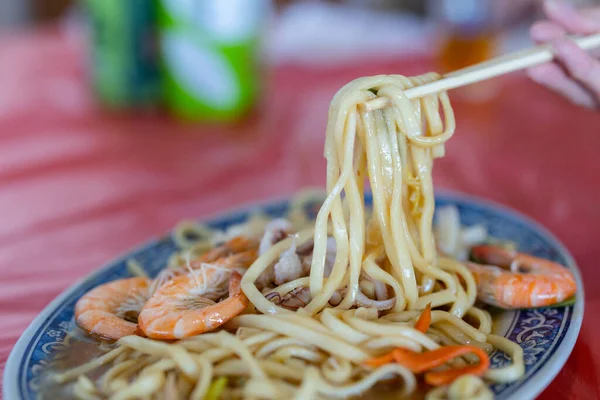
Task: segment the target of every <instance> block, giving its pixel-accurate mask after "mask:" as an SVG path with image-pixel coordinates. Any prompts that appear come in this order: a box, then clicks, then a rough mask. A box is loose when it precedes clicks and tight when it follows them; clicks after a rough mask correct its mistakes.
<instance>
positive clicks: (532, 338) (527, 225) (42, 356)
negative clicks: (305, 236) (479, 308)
mask: <svg viewBox="0 0 600 400" xmlns="http://www.w3.org/2000/svg"><path fill="white" fill-rule="evenodd" d="M436 201H437V205H438V206H443V205H455V206H457V207H458V209H459V211H460V217H461V222H462V224H463V225H473V224H484V225H485V226H486V227H487V228H488V230H489V232H490V234H491V235H492V236H494V237H497V238H504V239H509V240H512V241H514V242H517V243H518V245H519V249H520V250H521V251H523V252H526V253H531V254H534V255H536V256H539V257H543V258H548V259H550V260H553V261H556V262H558V263H561V264H563V265H567V266H568V267H569V268H570V269H571V270H572V271H573V274H574V275H575V279H576V281H577V287H578V292H577V301H576V303H575V305H574V306H568V307H563V308H543V309H536V310H527V311H517V312H503V313H502V314H500V315H499V316H498V317H497V318H496V320H495V323H494V333H496V334H498V335H502V336H504V337H507V338H509V339H510V340H512V341H515V342H517V343H518V344H519V345H520V346H521V347H522V348H523V351H524V356H525V369H526V373H525V377H524V378H522V379H520V380H518V381H516V382H513V383H510V384H498V385H494V386H492V390H493V391H494V393H495V394H496V397H497V398H498V399H519V400H522V399H533V398H534V397H535V396H536V395H537V394H539V393H540V392H541V391H542V390H543V389H544V388H545V387H546V386H547V385H548V384H549V383H550V382H551V381H552V379H553V378H554V377H555V376H556V374H557V373H558V371H560V369H561V368H562V366H563V365H564V363H565V362H566V361H567V358H568V357H569V354H570V353H571V350H572V349H573V346H574V345H575V341H576V339H577V335H578V333H579V328H580V326H581V321H582V319H583V283H582V281H581V275H580V273H579V270H578V269H577V266H576V265H575V262H574V260H573V257H571V255H570V254H569V252H568V251H567V250H566V249H565V248H564V246H563V245H562V244H561V243H560V242H559V241H558V240H557V239H556V238H555V237H554V236H553V235H552V234H551V233H550V232H548V231H547V230H546V229H544V228H543V227H542V226H540V225H539V224H538V223H536V222H534V221H532V220H531V219H529V218H527V217H525V216H523V215H521V214H518V213H516V212H514V211H511V210H509V209H507V208H505V207H502V206H499V205H496V204H492V203H489V202H486V201H482V200H479V199H474V198H471V197H465V196H464V195H459V194H449V193H445V194H441V195H438V196H436ZM288 205H289V200H277V201H273V202H268V203H265V204H261V205H258V206H256V205H255V206H252V207H245V208H243V209H241V210H238V211H234V212H230V213H227V214H223V215H220V216H217V217H215V218H212V219H210V220H208V221H206V222H207V224H208V225H209V226H212V227H214V228H218V229H223V228H226V227H227V226H229V225H232V224H237V223H240V222H243V221H244V220H245V219H246V218H247V217H248V216H249V214H251V213H252V212H254V211H256V210H257V209H258V210H262V211H263V212H266V213H267V214H270V215H272V216H282V215H284V214H285V213H286V210H287V209H288ZM309 207H310V205H309ZM315 207H317V205H316V204H315V205H312V207H310V210H309V209H307V212H309V213H313V212H314V209H315ZM175 250H176V247H175V245H174V243H173V241H172V239H171V237H170V236H165V237H163V238H160V239H158V240H154V241H151V242H150V243H148V244H146V245H144V246H143V247H140V248H138V249H136V250H134V251H132V252H131V253H128V254H126V255H124V256H123V257H121V258H119V259H117V260H115V261H113V262H111V263H109V264H108V265H106V266H105V267H103V268H101V269H100V270H98V271H96V272H95V273H93V274H92V275H91V276H89V277H88V278H87V279H84V280H83V281H80V282H77V283H76V284H74V285H73V286H72V287H71V288H69V289H68V290H66V291H65V292H64V293H62V294H61V295H60V296H58V298H56V299H55V300H54V301H53V302H52V303H51V304H50V305H48V307H46V308H45V309H44V310H43V311H42V312H41V313H40V315H39V316H38V317H37V318H36V319H35V320H34V321H33V322H32V323H31V325H30V326H29V327H28V328H27V330H26V331H25V332H24V333H23V335H22V336H21V338H20V339H19V341H18V342H17V344H16V345H15V347H14V349H13V351H12V353H11V354H10V357H9V359H8V363H7V365H6V370H5V373H4V398H5V399H10V400H13V399H27V400H29V399H36V398H38V397H39V394H40V393H41V390H42V387H41V382H40V377H42V376H43V375H44V372H45V371H46V370H47V368H48V364H49V362H50V361H51V360H52V357H53V355H55V354H57V352H58V351H60V350H61V349H62V347H63V346H64V345H63V344H62V341H63V338H64V337H65V335H66V333H67V332H68V330H69V329H71V328H72V326H73V324H72V322H73V312H74V307H75V303H76V302H77V300H78V299H79V298H80V297H81V296H82V295H83V294H84V293H85V292H87V291H88V290H90V289H91V288H93V287H95V286H97V285H99V284H102V283H105V282H108V281H112V280H115V279H120V278H124V277H127V276H129V273H128V270H127V266H126V261H127V260H128V259H130V258H135V259H136V260H137V261H139V262H140V263H141V264H142V265H143V266H144V268H146V269H147V270H148V271H149V273H151V274H156V273H157V272H158V271H159V270H160V269H162V268H163V267H164V266H165V264H166V261H167V259H168V257H169V255H170V254H171V253H173V252H174V251H175ZM491 360H492V366H493V367H500V366H503V365H505V364H507V363H509V362H510V360H509V359H508V358H507V357H506V356H505V355H504V353H502V352H498V351H497V352H495V353H494V354H492V356H491Z"/></svg>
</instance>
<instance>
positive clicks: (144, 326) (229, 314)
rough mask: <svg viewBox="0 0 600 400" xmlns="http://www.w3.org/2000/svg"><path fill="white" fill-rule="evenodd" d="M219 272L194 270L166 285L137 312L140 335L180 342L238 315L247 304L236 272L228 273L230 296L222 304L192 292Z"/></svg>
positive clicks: (240, 278)
mask: <svg viewBox="0 0 600 400" xmlns="http://www.w3.org/2000/svg"><path fill="white" fill-rule="evenodd" d="M222 272H223V271H222V270H208V271H206V273H205V274H199V273H196V272H195V271H194V272H192V273H189V274H186V275H181V276H178V277H175V278H173V279H171V280H170V281H168V282H167V283H165V284H164V285H163V286H161V287H160V288H159V289H158V290H157V291H156V293H154V295H153V296H152V297H151V298H150V299H149V300H148V301H147V302H146V305H145V306H144V308H143V309H142V311H141V312H140V315H139V317H138V324H139V327H140V329H141V330H142V332H144V334H145V335H146V336H148V337H149V338H152V339H166V340H171V339H183V338H187V337H190V336H194V335H198V334H200V333H204V332H208V331H212V330H214V329H216V328H218V327H219V326H221V325H223V324H224V323H225V322H227V321H229V320H230V319H231V318H233V317H235V316H236V315H238V314H240V313H241V312H242V311H244V309H245V308H246V307H247V306H248V303H249V301H248V298H247V297H246V295H245V294H244V293H243V292H242V290H241V280H242V277H241V275H240V274H239V273H237V272H231V275H230V278H229V297H227V298H226V299H224V300H223V301H220V302H218V303H215V301H213V300H211V299H209V298H208V297H204V296H200V295H198V294H196V293H195V292H197V291H198V286H199V285H200V284H202V281H203V280H204V279H209V278H211V277H212V275H214V274H218V273H222Z"/></svg>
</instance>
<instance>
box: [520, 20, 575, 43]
mask: <svg viewBox="0 0 600 400" xmlns="http://www.w3.org/2000/svg"><path fill="white" fill-rule="evenodd" d="M529 33H530V35H531V38H532V39H533V40H534V41H535V42H537V43H542V42H549V41H551V40H554V39H557V38H559V37H562V36H565V35H566V33H567V32H566V31H565V28H563V27H562V26H560V25H557V24H555V23H554V22H550V21H540V22H536V23H535V24H533V25H532V26H531V29H530V30H529Z"/></svg>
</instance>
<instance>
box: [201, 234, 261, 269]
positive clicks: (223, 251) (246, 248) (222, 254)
mask: <svg viewBox="0 0 600 400" xmlns="http://www.w3.org/2000/svg"><path fill="white" fill-rule="evenodd" d="M257 249H258V242H257V241H256V240H253V239H249V238H246V237H244V236H236V237H234V238H233V239H231V240H229V241H227V242H225V243H223V244H222V245H220V246H217V247H215V248H214V249H212V250H209V251H208V252H206V253H204V254H203V255H202V256H201V257H200V258H198V261H199V262H205V263H212V262H215V261H217V260H218V259H222V258H226V257H228V256H230V255H232V254H238V253H246V252H248V253H249V254H256V251H257ZM254 258H255V259H256V256H255V257H254ZM253 261H254V260H253Z"/></svg>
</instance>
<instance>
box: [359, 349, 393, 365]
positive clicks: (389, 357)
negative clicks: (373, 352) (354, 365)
mask: <svg viewBox="0 0 600 400" xmlns="http://www.w3.org/2000/svg"><path fill="white" fill-rule="evenodd" d="M392 361H394V351H391V352H389V353H388V354H386V355H385V356H381V357H378V358H371V359H370V360H367V361H365V362H363V364H365V365H368V366H369V367H381V366H382V365H385V364H389V363H391V362H392Z"/></svg>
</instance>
